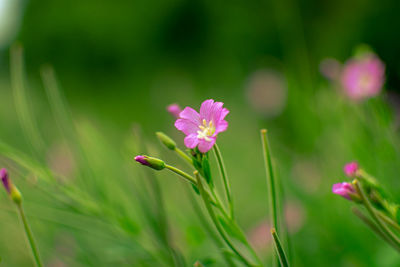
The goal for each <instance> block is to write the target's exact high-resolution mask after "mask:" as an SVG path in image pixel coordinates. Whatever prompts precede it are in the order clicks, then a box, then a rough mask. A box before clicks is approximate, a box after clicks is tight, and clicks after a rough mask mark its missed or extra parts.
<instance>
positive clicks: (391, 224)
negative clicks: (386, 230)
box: [378, 211, 400, 231]
mask: <svg viewBox="0 0 400 267" xmlns="http://www.w3.org/2000/svg"><path fill="white" fill-rule="evenodd" d="M378 216H379V218H381V219H382V220H383V221H385V222H386V223H387V224H389V225H390V226H392V227H393V228H395V229H396V230H397V231H400V225H398V224H397V223H396V222H395V221H393V219H392V218H389V217H388V216H386V215H385V214H384V213H383V212H381V211H378Z"/></svg>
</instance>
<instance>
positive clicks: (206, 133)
mask: <svg viewBox="0 0 400 267" xmlns="http://www.w3.org/2000/svg"><path fill="white" fill-rule="evenodd" d="M199 128H200V130H198V131H197V138H198V139H204V140H206V141H207V142H210V141H211V139H210V136H212V135H213V134H214V133H215V127H214V125H213V122H212V121H209V122H208V124H207V121H206V120H205V119H203V125H199Z"/></svg>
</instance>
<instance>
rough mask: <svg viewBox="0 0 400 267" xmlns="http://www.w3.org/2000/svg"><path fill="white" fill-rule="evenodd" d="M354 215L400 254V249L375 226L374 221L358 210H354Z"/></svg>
mask: <svg viewBox="0 0 400 267" xmlns="http://www.w3.org/2000/svg"><path fill="white" fill-rule="evenodd" d="M352 211H353V213H354V214H355V215H356V216H357V217H358V218H359V219H360V220H361V221H362V222H363V223H364V224H365V225H367V226H368V227H369V228H370V229H371V230H372V231H373V232H374V233H375V234H376V235H377V236H379V237H380V238H382V240H383V241H386V242H387V243H388V244H389V245H391V246H392V247H393V248H394V249H395V250H397V251H398V252H400V248H399V247H397V246H396V245H395V244H394V243H393V242H392V241H391V240H390V239H389V238H387V237H386V236H385V235H384V234H383V233H382V231H381V230H380V229H379V228H378V227H377V226H376V225H375V224H374V222H373V221H371V220H370V219H369V218H367V217H366V216H365V215H364V214H362V212H361V211H359V210H358V209H357V208H353V209H352Z"/></svg>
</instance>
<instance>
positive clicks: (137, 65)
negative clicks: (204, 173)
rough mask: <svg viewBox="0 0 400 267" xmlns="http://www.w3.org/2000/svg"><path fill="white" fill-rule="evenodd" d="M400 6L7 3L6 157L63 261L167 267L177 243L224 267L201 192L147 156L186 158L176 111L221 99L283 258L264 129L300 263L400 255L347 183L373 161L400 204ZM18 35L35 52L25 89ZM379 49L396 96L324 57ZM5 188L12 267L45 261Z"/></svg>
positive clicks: (245, 212) (253, 219) (239, 200)
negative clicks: (34, 253) (347, 90)
mask: <svg viewBox="0 0 400 267" xmlns="http://www.w3.org/2000/svg"><path fill="white" fill-rule="evenodd" d="M399 8H400V4H399V2H398V1H395V0H393V1H389V0H382V1H379V2H377V1H372V0H369V1H366V0H355V1H344V0H339V1H316V0H268V1H231V2H216V1H199V0H193V1H182V0H164V1H157V0H153V1H122V0H117V1H94V0H86V1H70V0H59V1H50V0H41V1H21V0H18V1H17V0H0V99H1V104H0V125H1V128H0V129H1V131H0V138H1V143H0V156H1V157H0V163H1V165H0V167H7V168H8V169H9V170H10V173H11V176H12V178H13V179H14V182H15V183H16V184H17V185H18V187H19V188H20V189H21V191H22V192H23V195H24V197H25V205H26V210H27V214H28V217H29V219H30V220H31V222H32V228H33V231H34V233H35V236H36V239H37V240H38V243H39V247H40V249H41V252H42V254H43V259H44V262H45V265H46V266H112V264H119V265H123V266H159V262H157V261H156V260H155V257H154V254H155V255H156V256H157V257H161V258H165V265H166V266H171V265H173V264H174V263H173V261H171V256H170V251H169V250H168V247H169V246H171V243H172V246H173V247H175V248H176V249H177V250H178V251H180V252H181V253H182V255H183V257H184V260H185V262H186V265H187V266H191V265H192V264H193V263H194V262H195V261H196V260H198V259H201V260H203V261H205V262H209V266H223V264H224V263H223V261H222V259H221V256H220V252H219V251H218V248H217V247H215V246H214V245H213V243H212V241H211V240H210V238H209V236H207V233H206V232H205V231H204V229H203V227H202V224H201V223H200V221H199V218H198V217H197V216H196V212H194V211H193V208H192V206H191V204H190V203H191V198H190V197H188V196H190V194H191V193H192V192H190V188H187V185H185V184H182V183H180V181H179V180H178V179H177V178H176V177H174V176H173V175H170V174H166V173H157V174H156V175H157V177H156V178H154V177H152V175H153V173H152V172H146V171H145V170H142V168H140V166H136V165H135V163H134V162H133V156H134V155H136V154H141V153H151V154H152V155H157V156H160V157H162V158H164V159H166V160H167V161H169V162H171V163H174V164H176V165H177V166H181V167H182V168H186V167H185V165H184V164H183V163H182V162H180V161H179V160H178V159H177V158H176V156H175V155H173V154H171V153H169V152H168V151H166V150H165V149H164V148H163V147H161V146H160V145H159V144H158V141H157V140H156V137H155V135H154V132H155V131H160V130H161V131H164V132H166V133H167V134H169V135H171V136H172V137H173V138H174V139H175V140H177V141H178V143H179V144H180V145H181V146H183V135H182V134H180V133H178V131H177V130H176V129H175V128H174V126H173V121H174V119H173V118H172V117H171V116H170V114H168V113H167V112H166V106H167V105H169V104H171V103H174V102H175V103H178V104H180V105H181V106H182V107H184V106H192V107H194V108H196V109H197V108H198V107H199V106H200V104H201V102H202V101H203V100H205V99H208V98H213V99H215V100H218V101H222V102H224V103H225V106H226V107H227V108H228V109H229V110H230V111H231V112H230V114H229V115H228V117H227V118H228V121H229V130H228V131H227V132H225V133H222V134H221V135H220V136H219V139H218V141H219V145H220V147H221V149H222V153H223V155H224V158H225V161H226V165H227V168H228V173H229V174H230V176H231V180H232V190H233V194H234V197H235V203H236V212H237V214H238V218H239V223H240V224H241V226H242V227H243V229H245V231H246V233H247V234H248V237H249V239H250V240H252V242H253V244H255V246H256V247H257V249H258V251H259V252H260V253H259V254H260V255H262V256H263V258H264V259H265V260H268V258H269V253H270V245H271V244H270V243H269V241H268V240H266V238H265V239H263V238H262V239H261V240H260V238H259V237H260V236H263V235H265V236H267V235H268V233H267V230H265V229H264V228H265V227H264V228H263V227H262V226H265V220H266V216H267V202H266V201H267V187H266V182H265V176H264V168H263V161H262V150H261V145H260V138H259V129H260V128H267V129H268V130H269V133H270V141H271V145H272V149H273V154H274V157H275V163H276V169H277V171H278V173H279V176H280V178H281V180H282V183H283V187H284V188H285V193H286V200H287V202H286V203H285V204H286V205H285V206H286V207H287V208H286V210H287V213H288V215H287V216H288V224H289V226H291V229H292V234H291V248H292V249H291V252H290V255H291V258H292V262H293V265H294V266H400V259H399V258H398V255H397V254H396V253H395V252H394V251H393V250H392V249H391V248H390V247H389V246H387V245H386V244H385V243H384V242H382V241H381V240H380V239H378V238H377V237H376V236H375V235H374V234H373V233H371V232H370V231H369V230H368V229H367V228H366V227H365V226H364V225H363V224H362V223H361V222H360V221H358V219H357V218H356V217H355V216H354V215H353V214H352V213H351V211H350V206H351V203H349V202H347V201H345V200H344V199H342V198H339V197H338V196H335V195H333V194H332V193H331V186H332V183H336V182H340V181H342V180H344V175H343V174H342V167H343V165H344V164H345V163H346V162H348V161H351V160H358V161H359V162H360V164H361V165H362V166H363V167H364V168H365V169H366V170H367V171H368V172H370V173H371V174H372V175H374V176H376V177H377V178H378V179H379V180H380V181H381V182H382V183H383V184H385V185H386V187H387V188H389V189H390V191H391V193H392V195H393V198H394V199H396V200H400V197H399V193H400V180H399V179H398V173H399V171H400V165H399V164H398V163H399V159H400V146H399V136H398V126H399V124H398V123H399V117H398V112H397V111H398V109H399V106H398V102H399V100H398V99H399V97H398V95H397V93H398V92H399V85H400V63H399V62H400V50H399V49H398V48H399V47H400V36H399V34H398V30H397V29H398V28H399V27H400V19H399V16H398V14H397V13H398V10H399ZM14 43H19V44H20V45H21V46H22V47H23V50H24V51H23V55H22V54H18V53H20V52H21V51H20V50H19V49H18V48H16V50H15V51H17V52H16V54H17V55H20V58H19V59H22V58H23V59H24V62H25V67H24V68H25V71H24V74H23V75H24V76H21V77H19V76H17V77H15V81H24V86H22V87H21V86H20V87H18V86H17V87H18V88H17V89H15V88H14V89H12V88H11V74H12V73H11V74H10V60H11V59H12V58H10V47H11V46H12V44H14ZM362 43H365V44H368V45H369V46H371V48H372V49H373V50H374V51H375V52H376V54H377V55H378V56H379V57H380V58H381V59H382V60H383V61H384V62H385V64H386V77H387V78H386V85H385V89H384V91H383V92H382V94H381V95H380V96H378V97H376V98H373V99H370V100H368V101H364V102H359V103H355V102H351V101H350V100H348V99H346V98H345V97H343V96H342V94H341V93H340V92H339V91H338V90H337V85H336V84H335V83H332V82H329V81H327V80H326V79H325V78H323V76H322V75H321V74H320V72H319V65H320V62H321V61H322V60H323V59H325V58H336V59H338V60H339V61H340V62H344V61H345V60H346V59H348V58H349V57H351V56H352V54H353V51H354V49H355V48H356V47H357V46H358V45H359V44H362ZM15 62H16V66H20V65H18V57H17V59H16V60H15ZM49 65H50V66H52V67H53V69H54V71H55V77H56V80H57V84H58V85H59V86H58V87H59V89H57V88H56V87H57V86H54V83H53V80H52V78H53V76H52V71H51V69H49V67H48V66H49ZM46 66H47V67H46ZM11 67H12V66H11ZM41 71H42V76H43V77H41ZM17 73H18V70H17ZM42 78H44V80H45V81H46V79H47V84H46V82H45V83H43V81H42ZM46 85H47V86H46ZM258 88H262V90H261V92H260V91H258ZM265 88H266V89H265ZM264 89H265V90H264ZM263 90H264V91H265V92H264V91H263ZM263 92H264V93H265V94H263ZM260 94H261V95H260ZM139 125H140V126H139ZM214 164H215V162H214ZM187 170H188V169H187ZM188 171H189V170H188ZM149 181H150V182H149ZM186 190H187V191H189V192H188V194H186V193H187V192H185V191H186ZM159 191H160V192H159ZM160 195H162V199H159V197H160ZM0 199H1V204H0V221H1V222H2V223H1V224H0V225H1V227H0V233H1V242H0V257H1V258H2V262H1V263H0V264H3V265H4V266H30V256H29V251H28V250H27V247H26V244H25V240H24V236H23V233H22V232H21V226H20V224H19V222H18V220H17V216H16V214H15V212H14V207H13V205H12V203H11V202H10V201H8V199H7V196H6V194H5V193H4V194H0ZM160 203H163V206H165V209H166V212H165V216H166V220H167V221H168V223H167V224H168V225H169V230H168V232H169V238H165V239H163V238H161V239H160V237H162V236H163V231H162V230H160V229H162V228H163V227H166V226H165V225H167V224H165V223H162V221H163V219H162V218H163V215H162V213H163V212H162V210H163V209H162V208H161V207H160ZM160 216H161V217H160ZM160 218H161V219H160ZM257 237H258V238H257Z"/></svg>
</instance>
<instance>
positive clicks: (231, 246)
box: [194, 171, 254, 266]
mask: <svg viewBox="0 0 400 267" xmlns="http://www.w3.org/2000/svg"><path fill="white" fill-rule="evenodd" d="M194 174H195V176H196V180H197V184H198V187H199V191H200V195H201V197H202V199H203V202H204V205H205V206H206V209H207V211H208V214H209V215H210V217H211V220H212V221H213V223H214V225H215V227H216V228H217V231H218V233H219V234H220V235H221V237H222V239H223V240H224V242H225V243H226V244H227V245H228V247H229V248H230V249H231V250H232V251H233V252H234V253H235V254H236V255H237V256H238V258H239V259H240V260H241V261H242V262H243V263H244V264H245V265H247V266H254V265H253V264H251V263H250V262H249V261H248V260H247V259H246V258H245V257H244V256H243V255H242V254H241V253H240V252H239V251H238V250H237V249H236V248H235V247H234V245H233V244H232V242H231V241H230V240H229V238H228V237H227V235H226V234H225V232H224V230H223V229H222V227H221V225H220V224H219V222H218V219H217V217H216V215H215V213H214V211H213V209H212V207H211V205H210V201H209V199H208V197H209V196H208V195H207V194H206V192H205V190H204V187H203V184H202V182H201V179H200V176H199V173H198V171H195V172H194Z"/></svg>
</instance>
